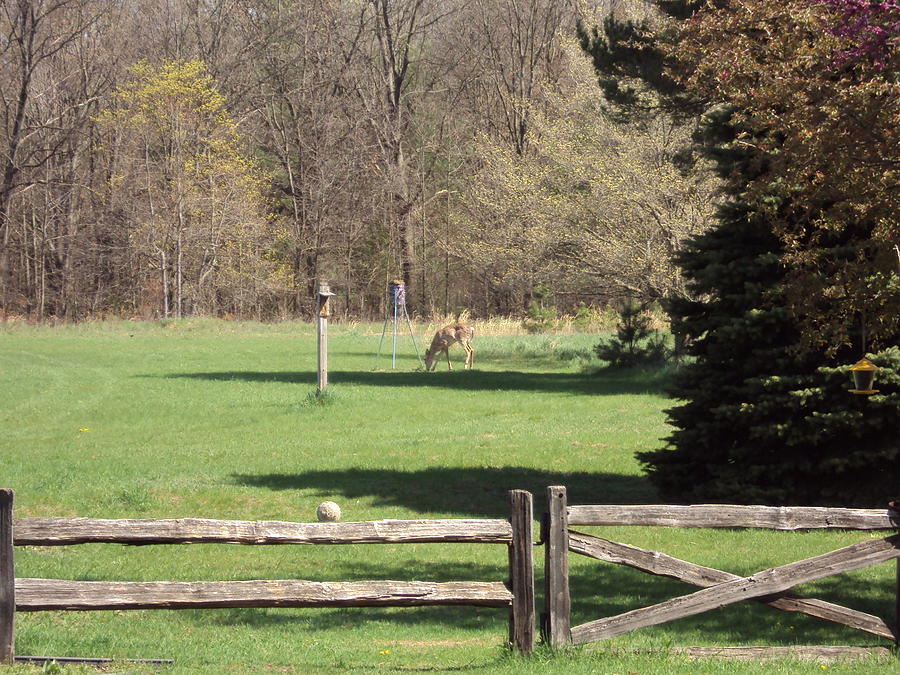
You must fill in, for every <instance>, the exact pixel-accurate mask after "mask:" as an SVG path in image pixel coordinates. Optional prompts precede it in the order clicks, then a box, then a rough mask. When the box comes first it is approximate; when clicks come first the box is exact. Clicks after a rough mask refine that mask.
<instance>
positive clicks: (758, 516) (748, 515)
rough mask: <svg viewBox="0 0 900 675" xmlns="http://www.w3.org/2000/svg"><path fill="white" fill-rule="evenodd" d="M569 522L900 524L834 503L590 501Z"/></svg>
mask: <svg viewBox="0 0 900 675" xmlns="http://www.w3.org/2000/svg"><path fill="white" fill-rule="evenodd" d="M569 525H571V526H578V525H660V526H665V527H759V528H766V529H774V530H802V529H822V528H841V529H851V530H894V529H897V528H898V527H900V514H898V513H897V512H895V511H891V510H888V509H836V508H835V509H833V508H824V507H814V506H740V505H733V504H695V505H693V506H671V505H656V504H651V505H637V506H615V505H613V506H606V505H593V506H570V507H569Z"/></svg>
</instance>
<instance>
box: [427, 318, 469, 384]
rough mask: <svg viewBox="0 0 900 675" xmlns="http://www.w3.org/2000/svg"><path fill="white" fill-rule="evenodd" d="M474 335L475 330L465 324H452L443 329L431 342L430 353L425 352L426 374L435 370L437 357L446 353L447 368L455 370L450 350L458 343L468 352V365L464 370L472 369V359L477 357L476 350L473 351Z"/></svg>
mask: <svg viewBox="0 0 900 675" xmlns="http://www.w3.org/2000/svg"><path fill="white" fill-rule="evenodd" d="M474 333H475V329H474V328H473V327H472V326H469V325H468V324H465V323H451V324H450V325H449V326H444V327H443V328H441V329H440V330H439V331H438V332H437V333H435V334H434V338H433V339H432V340H431V346H430V347H429V348H428V351H427V352H425V372H428V371H429V370H434V368H435V366H436V365H437V364H436V363H435V357H436V356H437V355H438V354H439V353H440V352H444V355H445V356H446V357H447V368H448V369H449V370H453V365H452V364H451V363H450V352H449V349H450V347H452V346H453V345H454V344H456V343H457V342H458V343H459V344H460V346H461V347H462V348H463V349H465V350H466V364H465V366H464V368H465V369H469V368H471V367H472V358H473V357H474V356H475V350H474V349H472V344H471V341H472V336H473V335H474Z"/></svg>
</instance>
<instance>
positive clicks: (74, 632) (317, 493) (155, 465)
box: [0, 320, 900, 673]
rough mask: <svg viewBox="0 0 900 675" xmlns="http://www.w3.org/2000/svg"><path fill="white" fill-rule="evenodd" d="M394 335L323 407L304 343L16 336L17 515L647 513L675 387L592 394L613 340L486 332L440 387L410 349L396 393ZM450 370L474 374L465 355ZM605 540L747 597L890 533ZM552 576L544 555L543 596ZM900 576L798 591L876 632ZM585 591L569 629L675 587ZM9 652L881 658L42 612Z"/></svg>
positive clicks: (430, 569) (233, 556)
mask: <svg viewBox="0 0 900 675" xmlns="http://www.w3.org/2000/svg"><path fill="white" fill-rule="evenodd" d="M381 328H382V327H381V326H380V325H362V326H360V325H348V326H341V325H334V324H332V326H331V327H330V341H329V346H330V349H329V365H330V374H329V381H330V385H331V386H330V388H329V395H328V396H327V397H325V398H324V399H323V400H322V401H318V400H317V399H316V398H315V397H314V395H313V392H314V389H315V379H316V375H315V369H316V362H315V336H314V333H313V328H312V326H311V325H307V324H300V323H284V324H277V325H261V324H251V323H246V324H245V323H234V322H231V323H229V322H218V321H208V320H200V321H193V320H185V321H172V322H162V323H130V322H109V323H97V324H86V325H80V326H65V327H58V328H49V327H30V326H26V325H21V324H16V325H12V324H10V325H7V326H6V327H4V328H3V329H2V332H0V416H2V425H3V432H4V433H3V437H2V441H0V487H10V488H13V489H14V490H16V515H17V516H20V517H24V516H89V517H98V518H124V517H134V518H172V517H205V518H226V519H240V520H257V519H275V520H295V521H311V520H315V508H316V505H317V504H319V503H320V502H322V501H324V500H333V501H336V502H337V503H339V504H340V505H341V507H342V509H343V519H344V520H376V519H381V518H445V517H446V518H454V517H505V516H506V515H507V507H506V492H507V491H508V490H509V489H513V488H521V489H526V490H530V491H532V492H533V493H534V494H535V512H536V514H537V513H540V512H541V511H542V510H543V503H544V492H545V489H546V487H547V486H548V485H565V486H567V487H568V491H569V501H570V503H578V504H588V503H652V502H654V501H657V500H656V498H655V494H654V491H653V489H652V486H650V485H649V484H648V482H647V481H646V480H645V479H644V478H643V477H642V475H641V470H640V466H639V464H638V463H637V462H636V460H635V459H634V453H635V452H637V451H640V450H648V449H652V448H655V447H658V446H659V444H660V440H659V439H660V438H661V437H664V436H665V435H666V433H667V430H666V425H665V416H664V412H663V411H664V409H665V408H666V407H667V406H669V405H671V403H672V402H671V401H670V400H667V399H666V398H665V395H664V393H663V389H664V386H665V380H666V373H664V372H661V373H660V372H655V373H654V372H649V373H638V374H635V373H629V374H622V373H619V374H610V373H603V372H601V373H600V374H591V373H590V371H591V368H592V366H597V365H598V364H597V363H593V364H592V363H591V362H590V353H591V351H590V350H591V347H592V346H593V345H594V344H595V343H596V342H598V341H599V338H598V336H596V335H577V334H575V335H553V336H538V335H534V336H522V335H519V336H502V335H497V336H492V335H482V334H478V335H476V339H475V342H474V346H475V349H476V355H475V369H474V370H473V371H471V372H466V371H463V370H461V369H457V370H454V371H453V372H447V371H446V369H445V366H444V365H443V364H438V370H437V372H435V373H423V372H417V371H416V367H417V361H416V357H415V352H414V350H413V347H412V344H411V343H410V341H409V337H408V336H402V338H401V339H400V341H399V348H400V349H399V354H398V361H397V368H396V369H395V370H391V369H390V354H389V353H387V352H388V350H389V349H390V343H389V340H385V345H384V348H383V353H382V355H381V358H380V359H379V360H378V361H376V358H375V355H376V351H377V348H378V343H379V337H380V334H381ZM419 348H420V349H421V348H422V344H421V337H420V344H419ZM454 351H455V353H454V352H451V353H453V355H454V357H455V363H456V364H458V365H459V366H461V363H462V360H461V356H462V351H461V350H459V348H458V347H457V348H454ZM376 366H377V367H378V370H375V367H376ZM442 368H444V370H442ZM603 534H604V536H608V537H611V538H614V539H618V540H621V541H625V542H627V543H631V544H635V545H638V546H643V547H647V548H654V549H659V550H663V551H665V552H667V553H669V554H671V555H675V556H678V557H682V558H687V559H689V560H692V561H694V562H698V563H701V564H705V565H710V566H714V567H718V568H721V569H727V570H729V571H732V572H735V573H748V574H749V573H752V572H755V571H758V570H760V569H764V568H766V567H770V566H773V565H777V564H781V563H785V562H790V561H792V560H796V559H799V558H803V557H807V556H812V555H816V554H818V553H824V552H826V551H828V550H831V549H833V548H837V547H839V546H842V545H846V544H849V543H853V542H854V541H859V540H860V539H862V538H865V537H868V536H876V535H869V534H866V533H842V532H830V533H825V532H812V533H800V534H798V533H772V532H748V531H711V530H681V531H678V530H666V529H656V528H631V529H625V528H617V529H612V528H607V529H605V530H603ZM878 536H883V535H878ZM541 558H542V553H541V550H540V549H536V560H537V563H538V569H537V579H538V595H539V596H540V584H541V580H542V578H543V577H542V570H541ZM505 573H506V551H505V548H504V547H502V546H491V545H406V546H371V545H369V546H345V547H323V546H318V547H302V546H274V547H263V546H256V547H242V546H224V545H223V546H218V545H215V546H214V545H195V546H149V547H120V546H115V545H85V546H73V547H52V548H50V547H48V548H37V547H29V548H18V549H16V574H17V576H19V577H59V578H71V579H82V580H93V579H98V580H103V579H110V580H112V579H115V580H135V581H137V580H173V581H193V580H233V579H264V578H270V579H279V578H282V579H283V578H301V579H311V580H323V581H325V580H332V581H337V580H356V579H401V580H454V579H471V580H482V581H488V580H499V579H503V578H504V577H505ZM894 579H895V572H894V568H893V567H892V566H889V565H882V566H879V567H875V568H870V569H869V570H864V571H861V572H858V573H853V574H849V575H844V576H842V577H838V578H833V579H830V580H827V581H824V582H821V583H818V584H815V585H813V587H811V588H808V589H801V591H804V592H806V593H807V594H815V595H816V596H817V597H823V598H825V599H829V600H832V601H836V602H841V603H842V604H848V605H851V606H854V607H856V608H859V609H863V610H865V611H870V612H872V613H877V614H881V615H882V616H884V615H887V614H888V612H889V610H890V609H891V608H892V607H893V602H894V600H893V597H894V596H893V592H894V588H895V580H894ZM572 586H573V621H574V622H575V623H582V622H584V621H588V620H591V619H593V618H598V617H600V616H603V615H608V614H611V613H615V612H620V611H625V610H627V609H630V608H636V607H638V606H640V605H642V604H649V603H652V602H659V601H662V600H665V599H667V598H669V597H672V596H674V595H676V594H678V593H680V592H682V591H683V589H684V588H685V587H684V586H683V585H682V584H679V583H677V582H673V581H670V580H663V579H653V578H649V577H646V576H644V575H641V574H639V573H636V572H631V571H629V570H624V569H621V568H618V567H613V566H608V565H602V564H600V563H595V562H592V561H590V560H587V559H575V558H573V560H572ZM538 609H539V611H540V597H538ZM16 630H17V634H16V648H17V653H19V654H34V655H52V656H93V657H115V658H173V659H175V666H174V667H172V668H167V669H166V670H165V671H164V672H172V673H180V672H225V673H243V672H260V673H268V672H297V673H305V672H336V673H349V672H365V671H382V670H383V671H391V670H397V671H408V670H413V671H415V670H436V671H443V670H462V671H471V672H485V673H487V672H491V673H492V672H508V673H513V672H535V673H537V672H540V673H573V672H574V673H582V672H583V673H590V672H597V673H613V672H620V673H626V672H638V673H666V672H684V673H721V672H735V673H738V672H740V673H744V672H747V673H750V672H754V673H755V672H766V673H770V672H822V670H823V669H822V667H821V665H824V664H816V663H811V664H810V663H807V664H800V663H799V662H791V661H781V662H775V663H767V664H729V663H724V662H722V661H714V660H703V661H698V662H693V663H691V662H688V661H687V660H685V659H683V658H680V657H676V656H671V655H670V656H668V657H665V656H658V655H656V656H622V655H616V653H614V652H612V651H610V650H611V649H621V648H645V647H667V646H680V645H681V646H687V645H753V644H769V645H791V644H854V645H866V644H878V643H879V641H878V639H877V638H868V637H867V636H865V635H863V634H861V633H856V632H853V631H850V630H845V629H841V628H840V627H837V626H834V625H831V624H826V623H823V622H819V621H815V620H812V619H804V618H803V617H798V616H796V615H792V614H785V613H780V612H775V611H773V610H769V609H767V608H763V607H758V606H755V605H753V604H752V603H745V604H741V605H738V606H735V607H732V608H728V609H725V610H718V611H716V612H712V613H709V614H704V615H700V616H698V617H694V618H691V619H685V620H682V621H678V622H675V623H672V624H668V625H665V626H661V627H656V628H651V629H645V630H643V631H638V632H636V633H633V634H631V635H628V636H624V637H621V638H616V639H614V640H611V641H610V642H609V644H608V645H605V647H606V648H604V649H600V650H597V649H596V648H595V649H594V650H593V651H590V650H586V649H577V650H572V652H571V653H565V654H550V653H548V652H546V651H545V650H541V649H539V650H538V653H537V654H536V655H535V656H534V657H533V658H532V659H531V660H529V661H524V660H522V659H521V658H519V657H516V656H513V655H511V654H509V653H508V652H507V651H506V650H505V648H504V647H503V643H504V640H505V633H506V616H505V613H504V612H503V611H500V610H492V609H473V608H444V607H439V608H420V609H333V610H312V609H311V610H270V609H234V610H204V611H201V610H198V611H133V612H36V613H22V614H19V615H18V620H17V626H16ZM882 644H884V643H882ZM121 668H127V671H128V672H144V671H143V670H142V667H140V666H135V665H133V664H129V665H128V666H127V667H126V666H121ZM121 668H120V670H119V671H117V672H121ZM873 669H876V670H878V671H879V672H900V668H898V662H897V660H896V659H893V660H890V661H887V662H879V663H871V662H870V663H866V664H831V665H828V666H827V670H828V671H830V672H859V673H863V672H872V671H873ZM66 670H70V669H68V668H67V669H66ZM147 671H148V672H152V669H147ZM0 672H16V673H19V672H40V669H39V668H35V667H26V666H16V667H15V668H11V669H10V668H7V669H3V668H2V667H0Z"/></svg>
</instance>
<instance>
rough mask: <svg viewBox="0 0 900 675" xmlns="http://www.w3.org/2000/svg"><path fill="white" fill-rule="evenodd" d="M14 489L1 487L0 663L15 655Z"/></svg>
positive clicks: (9, 659)
mask: <svg viewBox="0 0 900 675" xmlns="http://www.w3.org/2000/svg"><path fill="white" fill-rule="evenodd" d="M13 496H14V493H13V491H12V490H9V489H7V488H0V663H6V664H11V663H12V662H13V657H14V655H15V642H14V637H15V636H14V630H13V629H14V628H15V621H16V577H15V573H14V572H13V532H12V511H13Z"/></svg>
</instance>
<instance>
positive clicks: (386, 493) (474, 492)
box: [232, 466, 657, 518]
mask: <svg viewBox="0 0 900 675" xmlns="http://www.w3.org/2000/svg"><path fill="white" fill-rule="evenodd" d="M232 479H233V480H234V481H235V483H237V484H239V485H248V486H252V487H256V488H265V489H269V490H304V491H312V492H313V493H315V494H316V495H318V496H320V497H322V498H323V499H326V498H327V499H339V498H341V497H342V498H344V499H348V500H350V499H358V498H374V504H375V505H376V506H394V507H397V506H399V507H403V508H406V509H409V510H411V511H415V512H418V513H423V514H434V513H448V514H459V515H474V516H478V517H497V518H505V517H507V516H508V515H509V508H508V496H507V493H508V491H509V490H528V491H529V492H531V493H532V494H533V495H534V497H535V504H534V509H535V513H541V512H542V511H543V510H544V508H545V495H546V491H547V486H549V485H565V486H566V488H567V490H568V495H569V503H572V504H598V503H602V504H652V503H654V502H655V501H657V500H656V493H655V491H654V489H653V486H652V485H651V484H650V482H649V481H648V480H647V479H646V478H643V477H641V476H623V475H620V474H611V473H602V472H596V473H593V472H592V473H588V472H583V471H579V472H558V471H545V470H541V469H536V468H531V467H522V466H502V467H446V466H433V467H428V468H425V469H418V470H415V471H397V470H393V469H368V468H347V469H339V470H338V469H336V470H333V471H305V472H298V473H267V474H232ZM346 517H348V518H352V514H348V515H347V516H346Z"/></svg>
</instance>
